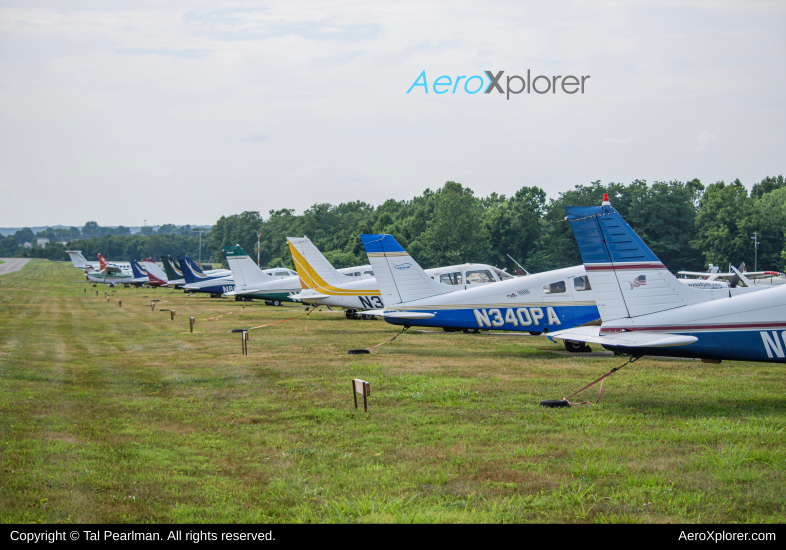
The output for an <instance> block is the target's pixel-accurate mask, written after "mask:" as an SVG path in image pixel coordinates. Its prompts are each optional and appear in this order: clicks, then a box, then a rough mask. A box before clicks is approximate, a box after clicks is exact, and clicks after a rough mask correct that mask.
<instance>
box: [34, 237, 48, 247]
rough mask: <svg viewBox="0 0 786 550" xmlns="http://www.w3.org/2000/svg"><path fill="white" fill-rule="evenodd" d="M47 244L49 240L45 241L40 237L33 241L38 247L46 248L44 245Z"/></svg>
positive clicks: (45, 239)
mask: <svg viewBox="0 0 786 550" xmlns="http://www.w3.org/2000/svg"><path fill="white" fill-rule="evenodd" d="M48 242H49V239H47V238H46V237H40V238H38V239H36V240H35V244H37V245H38V246H44V247H45V246H46V244H47V243H48Z"/></svg>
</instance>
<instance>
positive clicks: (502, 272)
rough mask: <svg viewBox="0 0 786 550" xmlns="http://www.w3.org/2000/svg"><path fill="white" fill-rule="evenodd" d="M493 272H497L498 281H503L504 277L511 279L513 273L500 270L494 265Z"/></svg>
mask: <svg viewBox="0 0 786 550" xmlns="http://www.w3.org/2000/svg"><path fill="white" fill-rule="evenodd" d="M494 273H496V274H497V277H499V280H500V281H504V280H506V279H513V278H514V277H513V275H511V274H510V273H508V272H506V271H502V270H501V269H497V268H496V267H495V268H494Z"/></svg>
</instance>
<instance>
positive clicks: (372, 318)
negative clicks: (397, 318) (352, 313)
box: [360, 313, 377, 321]
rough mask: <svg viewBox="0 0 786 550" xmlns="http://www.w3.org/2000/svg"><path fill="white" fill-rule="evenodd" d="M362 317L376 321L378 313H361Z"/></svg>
mask: <svg viewBox="0 0 786 550" xmlns="http://www.w3.org/2000/svg"><path fill="white" fill-rule="evenodd" d="M360 317H361V318H362V319H363V320H364V321H376V320H377V316H376V315H366V314H365V313H364V314H363V315H361V316H360Z"/></svg>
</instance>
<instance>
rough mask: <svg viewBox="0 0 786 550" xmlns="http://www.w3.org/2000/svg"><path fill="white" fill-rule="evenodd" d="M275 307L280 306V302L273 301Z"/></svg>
mask: <svg viewBox="0 0 786 550" xmlns="http://www.w3.org/2000/svg"><path fill="white" fill-rule="evenodd" d="M273 305H274V306H280V305H281V302H279V301H278V300H273Z"/></svg>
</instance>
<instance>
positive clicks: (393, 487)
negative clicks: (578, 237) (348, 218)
mask: <svg viewBox="0 0 786 550" xmlns="http://www.w3.org/2000/svg"><path fill="white" fill-rule="evenodd" d="M81 278H82V277H80V272H79V271H78V270H76V269H74V268H73V267H71V265H70V264H66V263H58V262H47V261H40V260H33V261H31V262H30V263H29V264H28V265H27V266H26V267H25V268H24V269H23V270H22V271H21V272H17V273H14V274H9V275H7V276H3V277H0V460H1V461H2V466H1V467H0V487H2V488H0V519H2V521H4V522H424V523H426V522H501V521H504V522H550V521H554V522H557V521H559V522H610V523H619V522H643V523H647V522H666V521H670V522H783V521H786V511H785V510H784V507H786V498H785V497H786V484H785V483H784V479H783V478H784V476H786V447H785V446H784V443H785V442H786V433H784V429H785V428H786V418H785V415H786V396H784V390H785V389H786V379H785V378H784V367H783V366H781V365H770V364H756V363H735V362H724V363H722V364H720V365H707V364H702V363H700V362H697V361H678V360H668V359H664V360H650V359H642V360H640V361H638V362H637V363H635V364H633V365H629V366H627V367H626V368H625V369H624V370H622V371H620V372H619V373H616V374H614V375H613V376H612V377H610V378H609V379H607V381H606V386H605V390H604V397H603V402H602V403H601V404H600V405H597V406H593V407H587V408H572V409H552V410H547V409H542V408H541V407H539V405H538V402H539V401H540V400H541V399H559V398H561V397H563V396H565V395H567V394H569V393H571V392H572V391H574V390H575V389H578V388H579V387H581V386H583V385H584V384H586V383H588V382H589V381H591V380H593V379H594V378H596V377H598V376H599V375H601V374H603V373H605V372H607V371H608V370H610V369H611V368H612V367H614V366H618V365H620V364H621V363H622V362H623V360H622V359H621V358H607V357H595V358H579V357H572V356H565V355H560V354H556V353H553V352H552V351H550V350H553V351H559V350H562V349H563V348H562V347H561V346H560V345H559V344H553V343H551V342H550V341H549V340H548V339H546V338H544V337H537V338H533V337H503V336H499V335H494V334H492V335H465V334H461V333H452V334H448V333H419V332H415V331H414V329H413V330H411V331H409V332H408V333H406V334H405V335H403V336H401V337H400V338H399V339H397V340H396V341H395V342H394V343H392V344H390V345H386V346H382V347H380V348H377V350H376V353H373V354H371V355H365V356H348V355H347V354H346V351H347V349H350V348H361V347H368V346H370V345H373V344H377V343H380V342H382V341H384V340H387V339H388V338H391V337H392V336H394V335H395V334H396V332H398V331H399V330H400V329H399V328H397V327H394V326H392V325H388V324H386V323H384V322H382V321H348V320H346V319H345V318H344V316H343V314H341V313H338V312H328V311H320V312H316V313H314V314H312V315H311V316H310V318H309V319H308V321H307V322H306V316H305V314H304V312H303V309H302V308H299V307H288V306H284V307H278V308H275V307H267V306H264V305H260V304H259V303H254V304H248V305H246V306H245V307H244V306H243V304H242V303H240V302H234V301H230V300H228V299H211V298H209V297H206V296H186V295H184V294H183V293H182V292H180V291H177V292H170V291H168V290H160V289H159V290H155V291H154V290H151V289H120V288H116V289H110V288H108V287H107V286H105V285H98V286H97V287H95V288H94V287H92V285H87V284H78V283H73V282H72V281H78V280H80V279H81ZM13 281H16V282H17V284H16V285H14V284H13ZM66 283H68V284H66ZM96 291H98V296H96ZM105 292H106V293H108V295H109V296H110V300H109V302H107V300H106V298H105ZM153 299H155V300H160V302H157V304H159V305H157V306H156V309H155V310H154V311H151V308H150V307H149V304H150V301H151V300H153ZM118 300H122V302H123V303H122V307H119V306H118ZM160 309H175V310H176V316H175V320H174V321H170V316H169V314H168V313H162V312H160ZM227 313H231V315H225V314H227ZM218 315H223V316H222V317H219V318H217V319H215V320H212V321H206V320H204V319H208V318H211V317H215V316H218ZM191 316H193V317H196V318H197V323H196V326H195V333H194V334H190V333H189V332H188V318H189V317H191ZM290 317H297V319H296V320H293V321H288V322H284V323H279V324H275V325H272V326H269V327H265V328H261V329H259V330H253V331H251V333H250V336H251V340H250V342H249V344H248V347H249V355H248V357H244V356H242V355H241V345H240V337H239V335H237V334H231V333H228V331H229V330H231V329H233V328H245V327H252V326H257V325H261V324H266V323H272V322H275V321H281V320H283V319H287V318H290ZM353 378H362V379H364V380H367V381H369V382H370V383H371V398H370V408H369V412H368V413H367V414H365V413H363V411H362V409H361V410H360V411H355V410H354V406H353V401H352V394H351V387H350V381H351V380H352V379H353ZM596 395H597V392H596V390H590V391H588V392H587V394H585V395H582V396H580V397H581V398H583V399H594V397H595V396H596ZM645 504H646V505H645Z"/></svg>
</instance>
